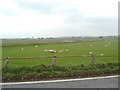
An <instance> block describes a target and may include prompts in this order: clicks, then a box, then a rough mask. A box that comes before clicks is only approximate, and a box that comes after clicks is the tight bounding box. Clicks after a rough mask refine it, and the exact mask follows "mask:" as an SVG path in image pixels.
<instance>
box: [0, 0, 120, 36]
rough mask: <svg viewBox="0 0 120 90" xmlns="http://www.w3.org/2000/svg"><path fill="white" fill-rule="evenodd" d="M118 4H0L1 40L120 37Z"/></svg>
mask: <svg viewBox="0 0 120 90" xmlns="http://www.w3.org/2000/svg"><path fill="white" fill-rule="evenodd" d="M118 1H119V0H0V38H6V37H7V38H13V37H17V38H18V37H32V36H33V37H61V36H100V35H107V36H108V35H117V34H118Z"/></svg>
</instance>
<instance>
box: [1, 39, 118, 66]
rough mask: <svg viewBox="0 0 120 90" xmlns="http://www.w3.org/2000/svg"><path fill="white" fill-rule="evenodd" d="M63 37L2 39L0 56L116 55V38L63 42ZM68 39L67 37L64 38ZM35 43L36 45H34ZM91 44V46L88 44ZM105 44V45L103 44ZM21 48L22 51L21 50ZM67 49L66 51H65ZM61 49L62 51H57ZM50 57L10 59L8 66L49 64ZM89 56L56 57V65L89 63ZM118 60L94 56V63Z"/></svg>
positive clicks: (114, 57) (116, 59)
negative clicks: (53, 51) (51, 50)
mask: <svg viewBox="0 0 120 90" xmlns="http://www.w3.org/2000/svg"><path fill="white" fill-rule="evenodd" d="M63 40H64V39H43V40H3V42H2V45H3V46H2V58H5V57H7V56H8V57H10V58H17V57H43V56H53V55H56V56H77V55H89V52H94V53H95V54H96V55H100V54H103V55H117V54H118V40H117V38H106V39H104V38H103V39H72V40H74V41H75V42H73V43H64V42H63ZM65 40H69V39H65ZM36 45H37V47H36ZM90 45H92V46H90ZM105 45H106V46H105ZM22 48H23V51H22ZM46 49H55V50H56V51H57V52H56V53H49V52H45V51H44V50H46ZM66 49H68V51H66ZM61 50H63V51H62V52H59V51H61ZM51 62H52V58H46V59H24V60H11V61H10V63H9V67H20V66H34V65H38V64H45V65H51ZM90 62H91V58H90V57H82V58H81V57H79V58H78V57H77V58H57V61H56V65H77V64H89V63H90ZM106 62H118V57H116V56H113V57H96V63H106Z"/></svg>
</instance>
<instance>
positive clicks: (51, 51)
mask: <svg viewBox="0 0 120 90" xmlns="http://www.w3.org/2000/svg"><path fill="white" fill-rule="evenodd" d="M45 51H47V52H50V53H55V52H56V50H45Z"/></svg>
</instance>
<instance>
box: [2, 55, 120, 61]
mask: <svg viewBox="0 0 120 90" xmlns="http://www.w3.org/2000/svg"><path fill="white" fill-rule="evenodd" d="M94 56H95V57H108V56H120V55H94ZM67 57H91V55H80V56H56V58H67ZM6 58H7V59H8V58H9V57H6ZM6 58H0V60H6ZM37 58H54V56H48V57H23V58H9V60H15V59H37Z"/></svg>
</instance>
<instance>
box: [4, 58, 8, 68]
mask: <svg viewBox="0 0 120 90" xmlns="http://www.w3.org/2000/svg"><path fill="white" fill-rule="evenodd" d="M8 63H9V57H6V61H5V63H4V67H7V65H8Z"/></svg>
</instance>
